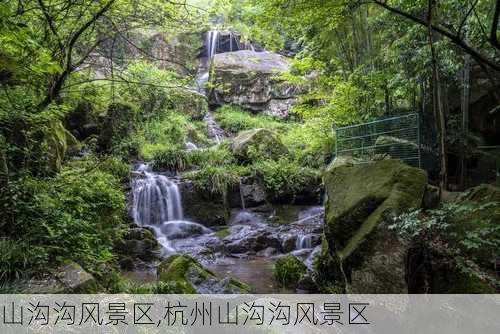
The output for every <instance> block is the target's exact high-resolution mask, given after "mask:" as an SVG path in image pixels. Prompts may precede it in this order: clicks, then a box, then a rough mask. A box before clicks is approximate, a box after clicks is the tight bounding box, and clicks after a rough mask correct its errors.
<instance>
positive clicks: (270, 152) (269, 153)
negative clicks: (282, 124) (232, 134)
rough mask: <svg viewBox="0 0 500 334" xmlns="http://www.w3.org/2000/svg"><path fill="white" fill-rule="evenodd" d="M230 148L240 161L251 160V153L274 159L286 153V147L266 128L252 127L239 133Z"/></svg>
mask: <svg viewBox="0 0 500 334" xmlns="http://www.w3.org/2000/svg"><path fill="white" fill-rule="evenodd" d="M231 149H232V151H233V154H234V155H235V156H236V157H237V158H238V159H239V160H241V161H251V160H252V158H253V157H252V156H251V155H252V154H258V155H259V156H261V157H266V158H269V159H276V158H278V157H280V156H282V155H285V154H286V153H288V149H287V148H286V146H285V145H283V143H282V142H281V141H280V139H279V138H278V136H277V135H276V134H275V133H274V132H272V131H270V130H267V129H254V130H248V131H243V132H241V133H239V134H238V136H237V137H236V138H234V140H233V143H232V145H231Z"/></svg>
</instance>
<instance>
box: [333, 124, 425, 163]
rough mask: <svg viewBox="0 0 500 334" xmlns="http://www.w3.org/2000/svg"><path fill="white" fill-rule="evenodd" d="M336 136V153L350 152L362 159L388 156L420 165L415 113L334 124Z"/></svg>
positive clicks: (364, 160) (336, 154)
mask: <svg viewBox="0 0 500 334" xmlns="http://www.w3.org/2000/svg"><path fill="white" fill-rule="evenodd" d="M335 136H336V145H335V156H351V157H354V158H356V160H357V161H359V162H361V163H363V162H369V161H372V160H374V159H377V157H380V158H382V157H386V156H390V157H392V158H395V159H400V160H402V161H404V162H406V163H407V164H409V165H411V166H415V167H421V165H422V162H421V143H420V121H419V115H418V114H408V115H403V116H396V117H390V118H385V119H380V120H376V121H373V122H369V123H363V124H356V125H351V126H346V127H341V128H336V129H335Z"/></svg>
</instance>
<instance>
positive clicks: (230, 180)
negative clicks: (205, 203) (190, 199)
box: [184, 165, 246, 195]
mask: <svg viewBox="0 0 500 334" xmlns="http://www.w3.org/2000/svg"><path fill="white" fill-rule="evenodd" d="M245 173H246V169H245V168H244V167H241V166H237V165H227V166H210V165H206V166H204V167H203V168H202V169H200V170H197V171H193V172H188V173H186V174H184V177H185V178H186V179H188V180H191V181H193V183H194V184H195V186H196V187H197V188H199V189H202V190H204V191H207V192H209V193H211V194H220V195H225V194H226V193H227V191H228V189H230V188H232V187H234V186H236V185H237V184H239V182H240V175H243V174H245Z"/></svg>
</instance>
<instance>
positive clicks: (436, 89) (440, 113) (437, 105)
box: [427, 0, 448, 196]
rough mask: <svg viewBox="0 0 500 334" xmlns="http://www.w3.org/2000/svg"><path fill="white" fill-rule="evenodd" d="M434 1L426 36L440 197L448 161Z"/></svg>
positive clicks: (446, 174)
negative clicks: (433, 16)
mask: <svg viewBox="0 0 500 334" xmlns="http://www.w3.org/2000/svg"><path fill="white" fill-rule="evenodd" d="M434 5H435V0H429V7H428V13H427V15H428V22H429V26H428V36H429V47H430V49H431V57H432V81H433V90H432V106H433V110H434V115H435V117H436V123H437V124H436V125H437V126H436V127H437V129H438V132H439V155H440V162H441V168H440V172H439V192H440V196H442V193H443V190H446V189H447V188H448V161H447V157H446V118H445V115H444V108H443V103H442V102H443V101H442V94H441V80H440V77H439V70H438V58H437V52H436V48H435V46H434V38H433V30H432V12H433V10H434Z"/></svg>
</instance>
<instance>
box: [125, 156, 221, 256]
mask: <svg viewBox="0 0 500 334" xmlns="http://www.w3.org/2000/svg"><path fill="white" fill-rule="evenodd" d="M136 174H138V176H137V177H136V178H135V179H134V181H133V185H132V186H133V194H134V206H133V217H134V221H135V223H136V224H137V225H139V226H144V227H148V228H150V229H151V230H152V231H153V232H154V234H155V236H156V239H157V240H158V242H159V243H160V245H161V246H162V247H163V253H164V254H171V253H174V252H175V248H174V247H173V246H172V242H171V240H174V239H183V238H188V237H192V236H197V235H201V234H206V233H211V232H212V231H211V230H209V229H208V228H206V227H204V226H202V225H200V224H197V223H193V222H189V221H184V220H183V216H184V215H183V210H182V203H181V194H180V191H179V188H178V186H177V184H176V183H175V182H173V181H172V180H170V179H169V178H168V177H166V176H164V175H161V174H156V173H153V172H152V171H151V169H150V167H149V166H147V165H144V164H141V165H139V166H138V167H137V169H136Z"/></svg>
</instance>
